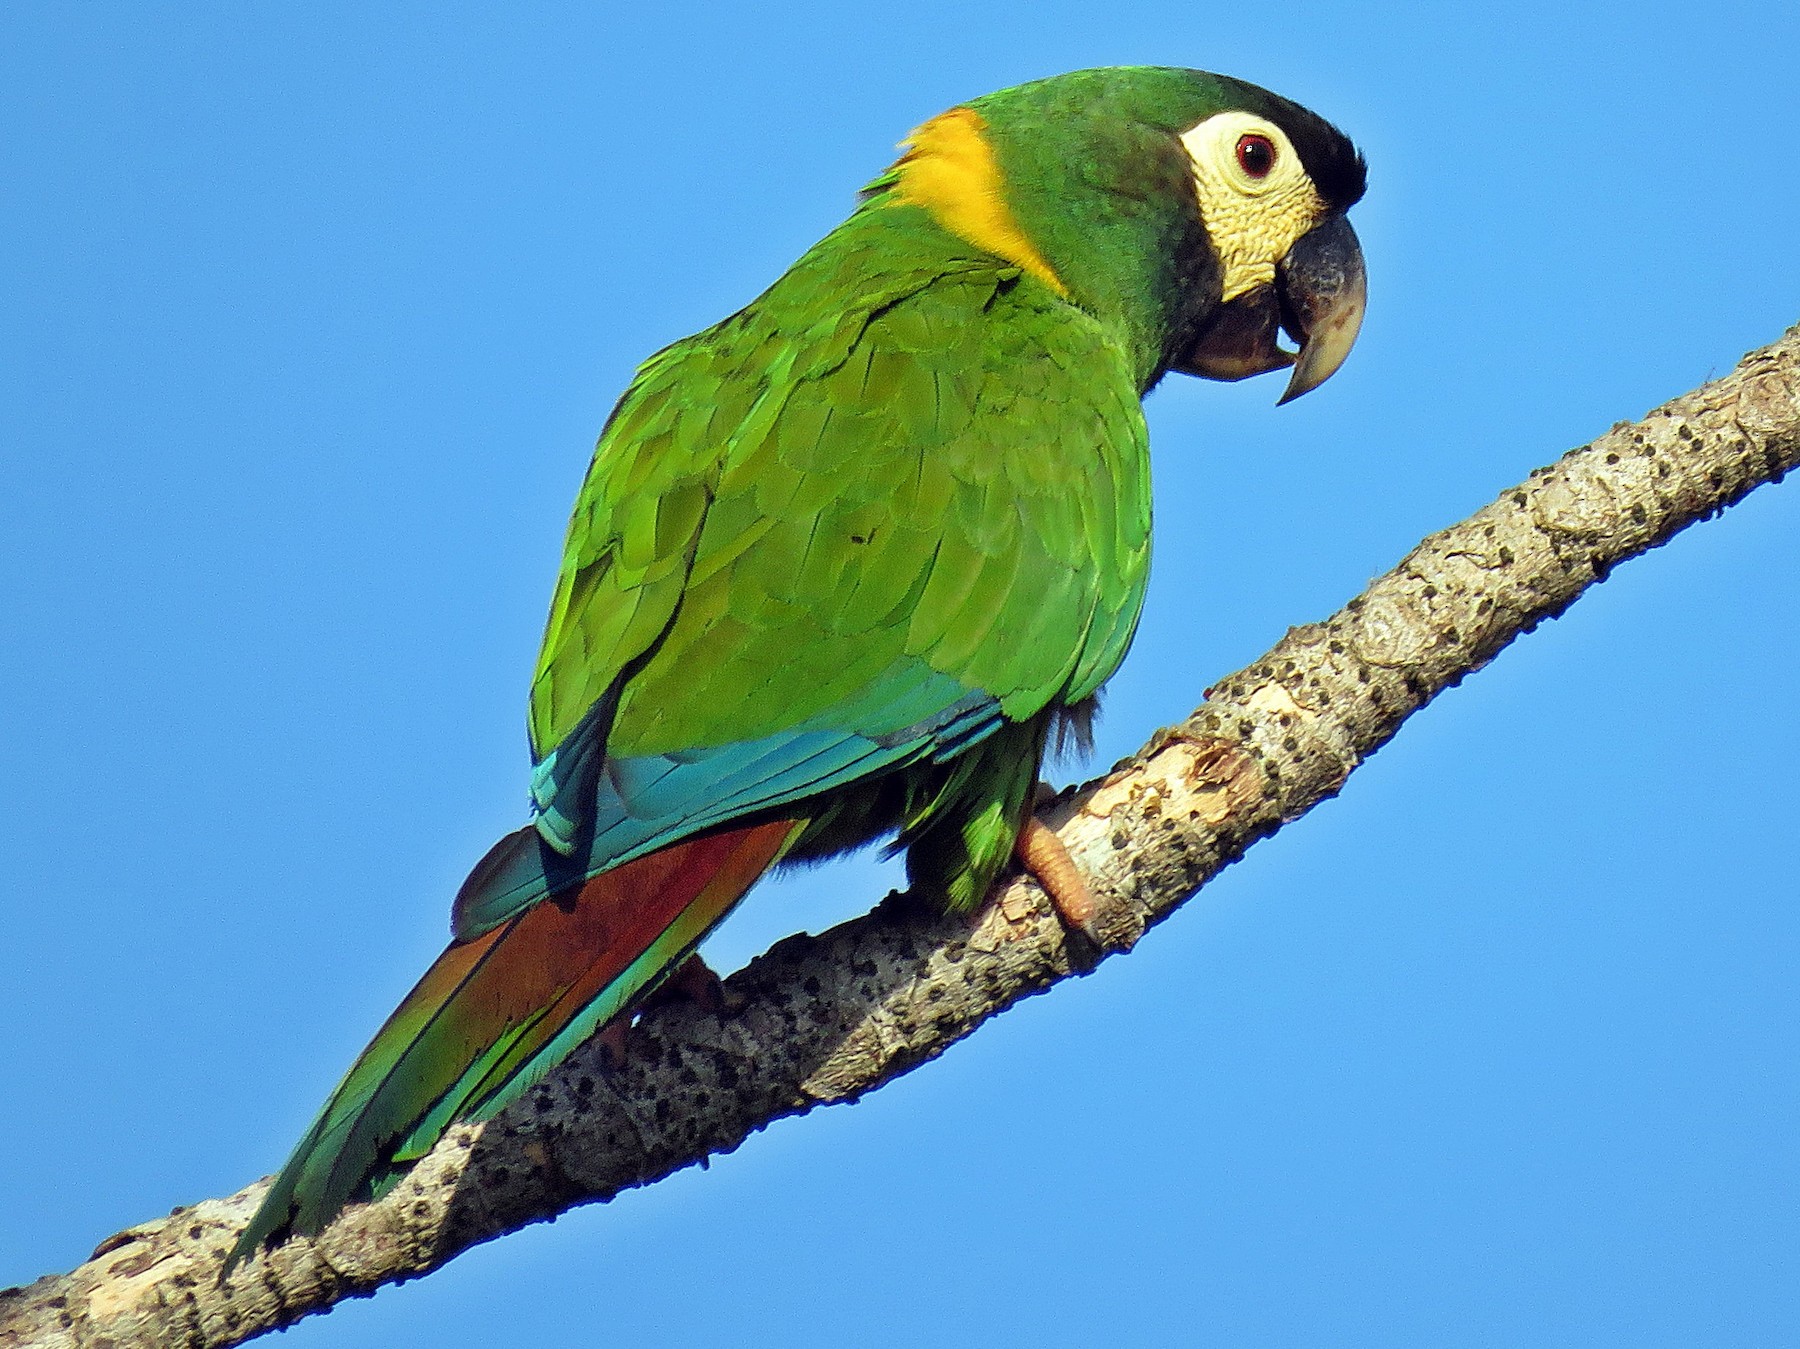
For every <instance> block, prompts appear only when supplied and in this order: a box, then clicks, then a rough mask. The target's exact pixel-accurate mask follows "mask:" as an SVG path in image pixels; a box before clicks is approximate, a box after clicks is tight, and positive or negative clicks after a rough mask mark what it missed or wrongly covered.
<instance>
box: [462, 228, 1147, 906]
mask: <svg viewBox="0 0 1800 1349" xmlns="http://www.w3.org/2000/svg"><path fill="white" fill-rule="evenodd" d="M896 217H898V219H896ZM912 217H917V219H916V220H914V219H911V218H912ZM944 240H945V236H943V235H942V234H941V232H939V231H938V230H937V229H936V227H935V226H933V225H931V224H930V223H929V222H928V221H926V220H925V219H924V218H923V216H922V215H920V214H919V213H918V212H917V211H916V210H915V209H914V208H907V207H886V208H882V209H881V210H879V211H876V210H874V209H866V210H865V211H864V212H862V213H860V214H859V215H858V216H856V217H853V218H852V220H851V221H850V222H848V223H847V224H846V225H845V226H843V227H842V228H841V229H840V230H838V231H837V232H836V233H834V234H833V235H832V236H830V237H829V238H827V239H826V240H825V241H823V242H822V243H821V244H820V245H819V246H818V247H817V248H815V249H814V250H813V251H812V252H811V253H809V254H808V255H807V257H805V258H803V259H802V260H801V261H800V263H798V264H797V265H796V266H795V268H794V269H793V270H792V271H790V272H789V273H788V274H787V275H786V276H785V277H783V278H782V280H781V281H779V282H777V283H776V285H775V286H774V287H773V288H772V289H771V290H770V291H769V292H768V293H766V294H765V295H763V296H762V297H761V298H760V299H759V300H758V301H757V302H755V303H754V304H752V305H751V306H750V307H748V308H747V309H745V310H743V311H741V312H740V313H738V314H737V315H734V316H733V317H732V318H730V319H728V320H726V321H725V322H724V323H722V324H719V325H718V326H716V327H714V328H712V329H709V330H708V331H706V332H704V333H701V334H699V335H697V336H696V337H693V338H690V339H687V340H686V341H683V342H680V343H677V344H675V345H674V346H672V347H669V348H667V349H666V350H664V351H663V352H661V353H659V354H658V355H657V356H655V357H654V358H652V359H651V360H650V361H649V362H647V363H646V364H645V366H644V367H643V369H642V370H640V372H639V374H638V377H637V379H636V380H635V382H634V383H633V385H632V387H631V389H630V390H629V391H628V392H627V393H626V395H625V397H624V398H623V399H622V400H621V401H620V404H619V406H618V408H617V409H616V411H615V413H614V415H613V418H612V420H611V421H610V422H609V424H608V426H607V429H606V431H605V433H604V435H603V436H602V438H601V442H600V446H599V449H598V451H597V452H596V454H595V458H594V462H593V465H592V467H591V469H590V470H589V474H588V478H587V481H586V483H585V485H584V487H583V489H582V492H581V496H580V498H579V500H578V502H577V505H576V508H575V512H574V518H573V520H572V522H571V524H570V530H569V537H568V542H567V545H566V550H565V556H564V561H563V566H562V570H561V574H560V577H559V580H558V585H557V590H556V595H555V599H554V601H553V604H552V608H551V614H550V622H549V626H548V629H547V631H546V634H545V639H544V646H543V651H542V654H541V656H540V659H539V664H538V669H537V674H536V677H535V679H534V683H533V689H532V706H531V731H532V743H533V747H534V751H535V752H536V754H537V755H538V757H539V758H540V760H541V762H540V765H539V773H538V779H537V783H536V788H535V793H536V797H537V803H538V806H539V809H540V811H541V812H542V814H541V817H540V819H539V821H538V828H539V830H540V832H541V833H542V834H543V836H544V838H545V839H546V840H547V841H548V842H549V843H550V844H552V845H553V846H555V847H556V848H558V849H559V850H560V851H562V852H564V853H570V854H573V855H574V856H575V857H576V858H577V859H578V862H579V865H580V869H581V870H582V871H584V872H587V873H588V874H592V872H593V871H594V870H597V869H604V867H605V866H606V865H611V864H615V863H616V862H618V861H622V860H625V859H626V858H628V857H631V856H637V855H641V854H642V853H643V852H645V851H648V850H650V849H652V848H654V847H660V846H664V845H666V844H667V843H669V842H672V841H674V840H675V839H677V838H680V837H684V836H686V835H688V834H691V833H693V832H696V831H698V830H700V829H704V828H708V827H712V826H715V825H717V824H719V823H722V822H724V821H725V820H727V819H732V818H738V817H741V816H743V815H746V814H750V813H752V812H754V811H758V810H767V809H771V808H775V807H779V806H786V805H788V804H791V803H793V802H795V801H800V800H804V799H806V798H808V797H811V796H817V795H818V794H820V793H821V792H826V791H830V790H832V789H834V788H836V787H839V786H842V785H844V784H845V783H846V782H849V781H853V780H859V779H865V778H868V777H870V776H872V775H876V774H880V773H884V772H888V771H892V770H893V769H895V768H897V767H900V766H904V765H906V764H909V763H916V762H919V761H920V760H922V759H937V760H942V759H944V758H947V757H949V756H952V755H954V754H956V753H958V752H959V751H960V750H962V749H964V748H966V747H967V746H969V745H971V744H973V743H975V742H977V741H979V740H980V739H982V738H983V737H985V736H987V735H990V734H992V733H993V732H994V731H995V730H997V729H999V728H1000V727H1001V726H1003V725H1005V724H1007V723H1018V722H1023V721H1026V720H1028V719H1030V718H1032V717H1034V716H1035V715H1037V714H1038V713H1039V712H1041V711H1043V710H1044V709H1046V708H1048V707H1050V706H1052V705H1053V704H1068V703H1073V702H1077V701H1079V700H1081V699H1083V698H1085V697H1087V696H1088V695H1090V694H1091V693H1093V692H1094V690H1095V689H1097V688H1098V686H1099V685H1100V684H1101V683H1102V682H1103V681H1104V680H1105V679H1106V678H1107V676H1109V675H1110V674H1111V673H1112V671H1113V669H1114V668H1115V667H1116V666H1117V664H1118V662H1119V660H1120V659H1121V658H1122V656H1123V654H1124V650H1125V647H1126V645H1127V644H1128V643H1129V641H1130V637H1131V632H1132V629H1133V627H1134V625H1135V623H1136V619H1137V613H1138V608H1139V605H1140V603H1141V601H1142V597H1143V589H1144V583H1145V578H1146V574H1147V569H1148V559H1149V523H1150V522H1149V483H1148V465H1147V455H1146V448H1145V439H1144V425H1143V419H1142V414H1141V411H1140V409H1139V405H1138V398H1137V391H1136V389H1135V387H1134V386H1133V384H1132V380H1131V377H1130V374H1129V371H1128V369H1127V366H1126V362H1125V359H1124V357H1123V355H1122V353H1121V352H1120V350H1119V348H1118V347H1117V345H1116V344H1115V343H1114V342H1112V341H1111V340H1110V338H1109V336H1108V334H1107V333H1106V332H1105V331H1104V330H1103V329H1102V328H1101V327H1100V326H1099V325H1097V324H1096V323H1094V322H1093V321H1092V320H1091V319H1089V318H1088V317H1087V316H1086V315H1085V314H1083V313H1082V312H1081V311H1080V310H1078V309H1076V308H1074V307H1073V306H1071V305H1069V304H1067V303H1066V302H1064V301H1062V300H1060V299H1059V298H1057V297H1056V296H1054V295H1053V294H1052V293H1051V292H1050V291H1049V290H1047V289H1046V288H1045V287H1043V286H1041V285H1040V284H1039V283H1037V282H1036V281H1035V280H1033V279H1031V278H1028V277H1023V276H1021V275H1020V273H1019V272H1018V271H1017V270H1016V269H1014V268H1011V267H1009V266H1004V265H1001V264H997V263H995V262H994V260H992V259H991V258H985V257H983V256H981V255H979V254H975V253H970V254H969V255H968V256H967V257H959V256H956V255H955V253H954V252H953V251H947V250H946V248H945V242H944ZM595 835H598V839H599V842H598V845H597V846H596V845H595ZM489 888H490V890H493V887H489ZM530 888H531V887H530V886H529V885H524V886H521V885H515V884H512V883H510V882H509V883H508V884H506V885H503V886H500V887H499V889H498V890H493V893H492V894H491V895H490V896H489V898H488V899H487V900H485V901H484V902H482V903H481V904H479V905H476V906H473V908H472V910H471V912H473V911H474V910H477V909H478V910H479V913H480V915H481V916H480V919H479V921H478V922H477V923H476V926H477V927H479V926H481V925H484V924H485V923H487V922H488V921H491V920H494V919H495V916H496V915H501V914H504V913H506V912H509V911H512V910H513V909H515V908H516V907H517V905H518V904H519V903H520V902H524V901H527V900H528V893H527V892H528V890H529V889H530ZM501 891H505V892H507V893H509V894H510V896H511V897H510V898H509V899H505V900H502V899H501V898H500V892H501ZM539 893H541V891H540V892H539ZM465 916H467V915H465ZM471 921H474V920H471Z"/></svg>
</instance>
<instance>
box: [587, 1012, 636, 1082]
mask: <svg viewBox="0 0 1800 1349" xmlns="http://www.w3.org/2000/svg"><path fill="white" fill-rule="evenodd" d="M630 1036H631V1018H630V1017H629V1016H617V1017H614V1018H613V1019H612V1020H611V1021H609V1022H607V1023H606V1024H605V1025H604V1026H602V1027H601V1028H600V1033H599V1034H598V1035H596V1036H595V1037H594V1039H595V1040H597V1041H598V1042H599V1044H600V1066H601V1067H603V1068H605V1069H606V1070H607V1071H609V1072H617V1071H618V1070H619V1069H620V1068H623V1067H624V1066H625V1060H626V1059H627V1058H629V1057H630V1053H629V1050H628V1048H627V1045H628V1043H629V1040H630Z"/></svg>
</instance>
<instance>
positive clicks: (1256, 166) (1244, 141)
mask: <svg viewBox="0 0 1800 1349" xmlns="http://www.w3.org/2000/svg"><path fill="white" fill-rule="evenodd" d="M1237 159H1238V167H1239V168H1241V169H1242V170H1243V171H1244V172H1245V173H1247V174H1249V175H1250V176H1251V177H1252V178H1267V177H1268V176H1269V170H1270V169H1272V168H1274V167H1275V143H1274V142H1273V141H1271V140H1270V139H1269V138H1268V137H1267V136H1256V135H1250V136H1239V137H1238V143H1237Z"/></svg>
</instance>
